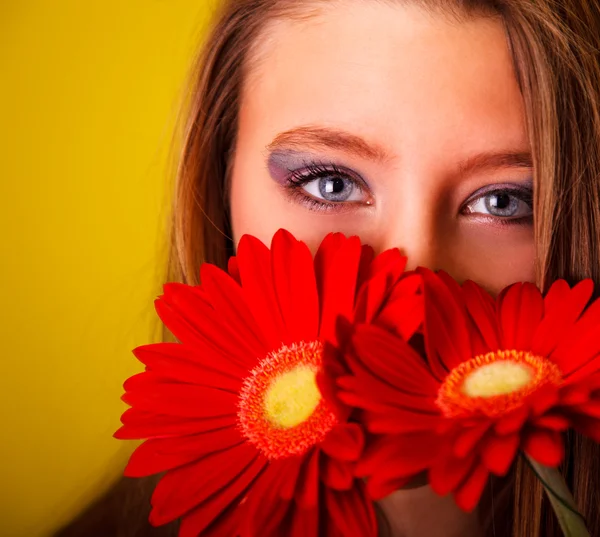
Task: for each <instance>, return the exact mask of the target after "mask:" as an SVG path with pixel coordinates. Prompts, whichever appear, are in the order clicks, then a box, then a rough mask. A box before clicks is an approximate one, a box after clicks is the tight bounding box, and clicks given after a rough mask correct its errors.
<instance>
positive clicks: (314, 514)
mask: <svg viewBox="0 0 600 537" xmlns="http://www.w3.org/2000/svg"><path fill="white" fill-rule="evenodd" d="M295 507H296V506H295ZM292 513H293V518H292V520H291V522H290V529H289V530H288V531H286V532H285V533H281V534H279V535H280V536H283V535H285V537H306V536H307V535H318V534H319V510H318V509H317V508H313V507H311V508H309V509H302V508H301V507H297V508H295V509H294V510H293V511H292ZM260 535H261V537H262V535H263V534H262V533H261V534H260ZM277 537H279V536H277Z"/></svg>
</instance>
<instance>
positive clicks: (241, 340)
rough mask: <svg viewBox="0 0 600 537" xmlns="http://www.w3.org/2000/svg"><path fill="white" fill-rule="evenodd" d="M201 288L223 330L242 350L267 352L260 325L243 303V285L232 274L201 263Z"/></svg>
mask: <svg viewBox="0 0 600 537" xmlns="http://www.w3.org/2000/svg"><path fill="white" fill-rule="evenodd" d="M200 278H201V281H202V288H203V289H204V290H205V291H206V293H207V294H208V295H209V300H210V303H211V304H212V306H213V308H214V310H215V316H216V317H218V318H219V321H221V322H220V324H222V325H224V327H226V330H223V331H225V332H226V334H227V335H228V336H229V337H230V338H231V339H232V340H233V341H234V342H235V345H236V346H238V347H239V348H240V350H242V349H243V351H244V353H245V354H248V355H252V356H254V357H257V356H262V355H264V354H267V353H268V352H269V351H270V350H272V349H270V348H269V342H268V340H266V339H265V337H264V336H263V329H262V326H261V325H260V324H259V323H258V322H257V321H258V320H259V319H255V318H254V317H253V316H252V312H251V310H250V308H249V307H248V304H247V303H246V297H245V295H244V292H243V289H242V287H241V286H240V284H239V283H237V282H236V281H235V280H234V279H233V278H232V277H231V276H229V275H228V274H227V273H225V272H223V271H222V270H220V269H218V268H217V267H215V266H214V265H210V264H208V263H204V264H203V265H202V266H201V267H200Z"/></svg>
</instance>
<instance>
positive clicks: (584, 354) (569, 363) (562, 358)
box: [550, 300, 600, 377]
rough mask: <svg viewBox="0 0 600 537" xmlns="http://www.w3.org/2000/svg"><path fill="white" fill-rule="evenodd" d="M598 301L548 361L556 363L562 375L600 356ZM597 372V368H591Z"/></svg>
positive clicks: (570, 331) (570, 372) (566, 374)
mask: <svg viewBox="0 0 600 537" xmlns="http://www.w3.org/2000/svg"><path fill="white" fill-rule="evenodd" d="M599 333H600V300H596V301H595V302H593V303H592V304H591V305H590V307H589V308H588V309H587V310H586V311H585V312H584V313H583V315H582V316H581V317H580V319H579V320H578V321H577V322H576V323H575V324H574V325H573V327H572V328H571V330H569V333H568V334H567V335H566V336H565V337H564V338H563V339H562V341H561V342H560V344H559V345H558V346H557V347H556V349H555V350H554V352H553V353H552V355H551V356H550V359H551V360H553V361H554V362H556V364H558V366H559V367H560V369H561V371H562V373H563V375H564V376H565V377H568V376H569V375H571V374H572V373H573V372H575V371H577V370H578V369H580V368H582V367H583V366H584V365H585V364H587V363H588V362H590V361H591V360H593V359H594V358H596V357H597V356H598V355H599V354H600V338H599V337H598V334H599ZM592 369H593V370H597V369H598V367H595V366H594V367H593V368H592Z"/></svg>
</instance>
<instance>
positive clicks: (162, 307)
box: [155, 284, 256, 369]
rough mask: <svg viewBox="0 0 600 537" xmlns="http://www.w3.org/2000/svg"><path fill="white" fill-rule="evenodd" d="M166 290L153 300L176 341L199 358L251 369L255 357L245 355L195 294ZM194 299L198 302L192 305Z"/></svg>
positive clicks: (178, 289) (226, 328)
mask: <svg viewBox="0 0 600 537" xmlns="http://www.w3.org/2000/svg"><path fill="white" fill-rule="evenodd" d="M165 289H171V291H169V293H168V294H165V296H164V297H163V298H160V299H157V300H156V301H155V308H156V311H157V313H158V315H159V317H160V318H161V319H162V321H163V322H164V324H165V326H167V328H168V329H169V330H170V331H171V332H172V333H173V334H174V335H175V337H176V338H177V339H178V340H179V341H181V342H182V343H183V344H185V345H189V346H190V347H192V348H194V350H195V351H196V352H197V354H198V355H199V356H202V355H203V354H205V353H206V354H208V353H210V356H214V357H216V358H215V359H217V360H219V361H226V362H231V363H233V364H237V365H238V366H239V367H242V368H244V369H247V368H248V367H249V366H250V367H253V365H252V364H253V363H255V362H256V357H255V355H254V354H251V355H248V354H245V353H244V350H243V348H240V346H239V345H238V344H237V340H238V338H237V337H233V336H232V335H231V330H230V329H229V328H228V327H227V325H226V324H225V323H223V322H222V321H223V320H222V319H220V318H218V317H216V316H215V310H214V309H213V308H212V307H211V306H210V305H208V304H207V303H206V302H205V301H203V300H202V299H200V297H199V294H198V293H197V292H190V291H189V289H186V290H185V291H184V292H181V287H180V286H175V284H168V287H167V286H165ZM175 290H177V291H175ZM194 294H195V295H196V297H195V298H194ZM194 300H196V301H197V303H193V301H194Z"/></svg>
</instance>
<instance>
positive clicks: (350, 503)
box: [307, 482, 377, 537]
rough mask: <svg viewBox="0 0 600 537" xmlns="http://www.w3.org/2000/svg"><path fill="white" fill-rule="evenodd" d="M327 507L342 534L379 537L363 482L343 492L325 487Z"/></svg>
mask: <svg viewBox="0 0 600 537" xmlns="http://www.w3.org/2000/svg"><path fill="white" fill-rule="evenodd" d="M325 509H326V510H327V513H328V515H329V516H330V517H331V523H332V525H334V526H335V527H336V528H337V529H338V530H339V532H340V535H343V536H344V537H377V521H376V518H375V511H374V510H373V506H372V504H371V502H370V501H369V500H368V498H367V496H366V494H365V490H364V485H363V484H362V483H360V482H357V485H356V487H355V488H353V489H351V490H349V491H343V492H340V491H332V490H329V489H325ZM329 535H330V533H327V536H329ZM307 537H308V536H307Z"/></svg>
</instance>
